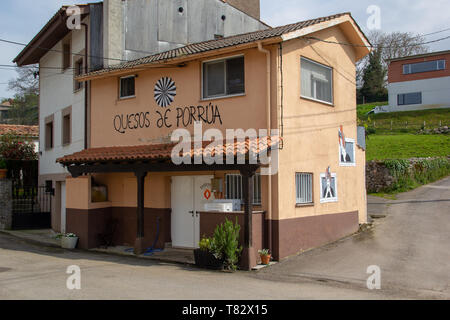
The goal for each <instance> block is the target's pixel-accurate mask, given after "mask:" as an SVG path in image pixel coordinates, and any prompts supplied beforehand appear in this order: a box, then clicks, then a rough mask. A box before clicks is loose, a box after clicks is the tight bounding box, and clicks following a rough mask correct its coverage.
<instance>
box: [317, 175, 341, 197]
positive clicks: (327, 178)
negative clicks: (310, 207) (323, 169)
mask: <svg viewBox="0 0 450 320" xmlns="http://www.w3.org/2000/svg"><path fill="white" fill-rule="evenodd" d="M337 201H338V189H337V175H336V173H331V172H327V173H322V174H320V203H327V202H337Z"/></svg>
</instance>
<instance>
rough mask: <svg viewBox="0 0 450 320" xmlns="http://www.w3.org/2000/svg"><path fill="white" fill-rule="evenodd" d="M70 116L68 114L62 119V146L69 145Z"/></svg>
mask: <svg viewBox="0 0 450 320" xmlns="http://www.w3.org/2000/svg"><path fill="white" fill-rule="evenodd" d="M71 124H72V123H71V116H70V113H69V114H67V115H65V116H64V117H63V132H62V133H63V136H62V143H63V145H66V144H70V142H71V127H72V126H71Z"/></svg>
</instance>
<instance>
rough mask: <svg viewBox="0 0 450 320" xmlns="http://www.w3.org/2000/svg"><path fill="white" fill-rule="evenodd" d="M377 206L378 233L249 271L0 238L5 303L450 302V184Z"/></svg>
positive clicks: (0, 288) (0, 286)
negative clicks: (373, 282) (374, 268)
mask: <svg viewBox="0 0 450 320" xmlns="http://www.w3.org/2000/svg"><path fill="white" fill-rule="evenodd" d="M371 201H373V202H375V200H373V199H372V198H370V200H369V203H370V202H371ZM376 202H381V204H377V205H375V204H370V205H369V206H370V208H371V211H373V210H375V211H380V212H379V213H382V214H385V215H386V217H385V218H382V219H377V220H376V221H375V223H374V227H373V228H371V229H369V230H367V231H365V232H362V233H360V234H358V235H356V236H353V237H349V238H346V239H343V240H341V241H339V242H337V243H334V244H331V245H327V246H325V247H322V248H319V249H315V250H311V251H309V252H306V253H304V254H302V255H299V256H295V257H291V258H289V259H287V260H284V261H283V262H281V263H278V264H277V265H274V266H272V267H270V268H266V269H264V270H263V271H260V272H251V273H249V272H237V273H233V274H230V273H221V272H210V271H203V270H200V269H196V268H193V267H187V266H183V265H172V264H164V263H158V262H155V261H149V260H140V259H136V258H133V257H122V256H112V255H106V254H100V253H94V252H86V251H74V252H71V251H66V250H63V249H58V248H47V247H42V246H37V245H34V244H30V243H28V242H25V241H23V240H18V239H17V238H14V237H12V236H9V235H5V234H0V299H221V300H229V299H408V298H413V299H414V298H427V299H433V298H444V299H449V298H450V287H449V283H450V281H449V280H450V278H449V277H450V255H449V250H448V244H449V240H450V233H449V230H450V210H449V207H450V205H449V204H450V178H447V179H445V180H442V181H440V182H438V183H435V184H433V185H429V186H425V187H422V188H419V189H417V190H414V191H412V192H409V193H405V194H402V195H401V196H399V200H397V201H392V203H389V204H385V203H383V201H380V200H376ZM381 211H382V212H381ZM71 265H77V266H79V267H80V269H81V289H80V290H69V289H67V286H66V281H67V278H68V277H69V275H68V274H66V270H67V267H69V266H71ZM369 265H378V266H379V267H380V270H381V289H380V290H369V289H367V287H366V279H367V278H368V276H369V275H368V274H367V273H366V269H367V267H368V266H369Z"/></svg>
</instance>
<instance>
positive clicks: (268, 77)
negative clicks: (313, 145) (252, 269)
mask: <svg viewBox="0 0 450 320" xmlns="http://www.w3.org/2000/svg"><path fill="white" fill-rule="evenodd" d="M258 50H259V51H260V52H262V53H264V54H265V55H266V81H267V84H266V86H267V90H266V91H267V92H266V94H267V96H266V119H267V131H268V135H271V127H272V125H271V114H270V102H271V101H270V100H271V94H270V80H271V70H270V58H271V55H270V51H269V50H267V49H264V48H263V46H262V43H261V42H258ZM267 181H268V182H267V209H268V210H267V220H268V222H269V223H268V226H267V229H268V230H267V242H268V244H269V250H270V252H271V253H272V254H273V251H272V250H273V245H272V176H271V175H268V176H267Z"/></svg>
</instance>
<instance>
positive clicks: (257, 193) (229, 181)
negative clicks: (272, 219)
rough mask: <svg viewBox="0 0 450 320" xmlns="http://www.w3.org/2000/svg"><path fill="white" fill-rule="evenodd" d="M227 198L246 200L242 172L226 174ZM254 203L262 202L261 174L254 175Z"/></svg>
mask: <svg viewBox="0 0 450 320" xmlns="http://www.w3.org/2000/svg"><path fill="white" fill-rule="evenodd" d="M225 198H226V199H238V200H241V201H243V200H244V192H243V188H242V176H241V175H240V174H227V175H226V176H225ZM253 204H256V205H260V204H261V175H260V174H259V173H257V174H255V175H254V176H253Z"/></svg>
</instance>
